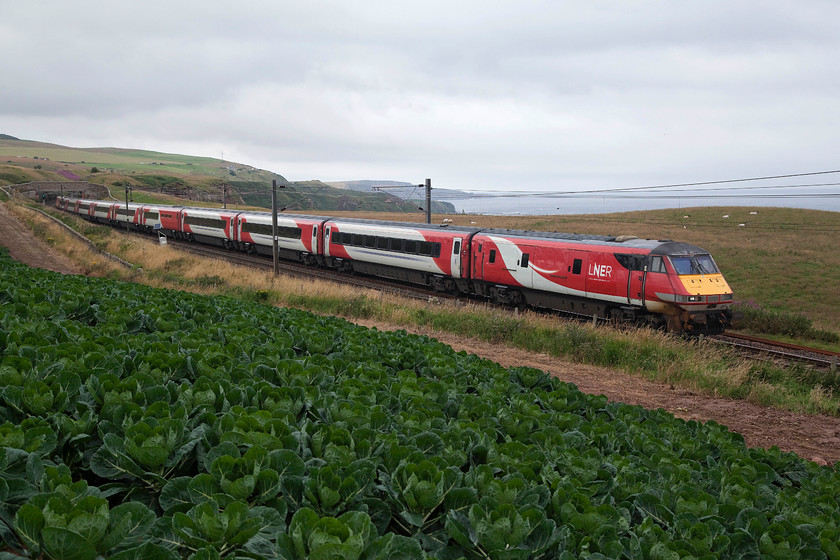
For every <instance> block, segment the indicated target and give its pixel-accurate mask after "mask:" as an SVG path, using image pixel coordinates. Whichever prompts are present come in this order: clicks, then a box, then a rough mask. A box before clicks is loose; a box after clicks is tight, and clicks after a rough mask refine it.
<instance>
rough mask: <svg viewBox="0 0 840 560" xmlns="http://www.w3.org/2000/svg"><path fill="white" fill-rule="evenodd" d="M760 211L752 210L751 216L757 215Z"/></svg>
mask: <svg viewBox="0 0 840 560" xmlns="http://www.w3.org/2000/svg"><path fill="white" fill-rule="evenodd" d="M757 215H758V212H750V216H757Z"/></svg>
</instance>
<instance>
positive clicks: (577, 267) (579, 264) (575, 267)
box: [572, 259, 583, 274]
mask: <svg viewBox="0 0 840 560" xmlns="http://www.w3.org/2000/svg"><path fill="white" fill-rule="evenodd" d="M582 268H583V260H581V259H575V260H574V263H573V264H572V274H580V271H581V269H582Z"/></svg>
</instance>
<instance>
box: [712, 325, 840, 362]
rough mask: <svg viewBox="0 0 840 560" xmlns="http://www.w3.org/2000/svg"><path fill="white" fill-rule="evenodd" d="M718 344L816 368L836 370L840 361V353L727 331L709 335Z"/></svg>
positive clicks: (747, 353) (745, 352)
mask: <svg viewBox="0 0 840 560" xmlns="http://www.w3.org/2000/svg"><path fill="white" fill-rule="evenodd" d="M709 338H710V339H711V340H714V341H715V342H717V343H720V344H726V345H727V346H731V347H733V348H735V349H737V350H738V351H739V352H741V353H742V354H744V355H745V356H749V357H752V358H758V359H765V360H770V361H776V362H788V363H790V362H799V363H805V364H809V365H811V366H812V367H815V368H817V369H825V370H828V371H832V372H836V371H837V367H838V363H840V353H838V352H831V351H828V350H821V349H819V348H809V347H807V346H799V345H796V344H789V343H786V342H778V341H775V340H767V339H763V338H758V337H755V336H749V335H745V334H739V333H733V332H727V333H725V334H718V335H714V336H710V337H709Z"/></svg>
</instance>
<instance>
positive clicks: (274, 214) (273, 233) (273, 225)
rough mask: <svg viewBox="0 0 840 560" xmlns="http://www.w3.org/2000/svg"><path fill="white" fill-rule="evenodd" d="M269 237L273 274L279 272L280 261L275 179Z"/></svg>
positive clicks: (275, 180)
mask: <svg viewBox="0 0 840 560" xmlns="http://www.w3.org/2000/svg"><path fill="white" fill-rule="evenodd" d="M271 239H272V240H273V242H272V250H271V253H272V254H273V255H274V276H277V275H278V274H280V263H279V262H277V179H272V180H271Z"/></svg>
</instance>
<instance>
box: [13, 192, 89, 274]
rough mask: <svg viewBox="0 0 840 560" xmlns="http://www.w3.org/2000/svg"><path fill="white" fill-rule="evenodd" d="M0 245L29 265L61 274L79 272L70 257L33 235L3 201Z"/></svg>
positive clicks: (16, 258)
mask: <svg viewBox="0 0 840 560" xmlns="http://www.w3.org/2000/svg"><path fill="white" fill-rule="evenodd" d="M0 245H2V246H3V247H7V248H8V249H9V254H10V255H11V256H12V258H13V259H15V260H17V261H20V262H22V263H26V264H28V265H29V266H32V267H36V268H46V269H47V270H53V271H55V272H61V273H62V274H79V269H78V268H77V267H76V265H74V264H73V262H72V261H71V260H70V259H68V258H67V257H65V256H64V255H62V254H61V253H59V252H57V251H54V250H52V249H51V248H50V247H49V246H48V245H47V244H46V243H44V242H43V241H41V240H40V239H38V238H37V237H35V236H34V235H33V234H32V232H31V231H30V230H29V228H28V227H26V224H24V223H23V222H22V221H20V220H19V219H18V218H17V217H15V216H13V215H12V214H11V213H10V212H9V210H8V209H7V208H6V205H5V204H3V203H0Z"/></svg>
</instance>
